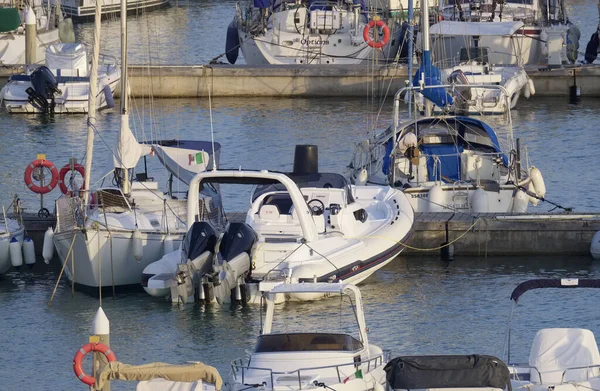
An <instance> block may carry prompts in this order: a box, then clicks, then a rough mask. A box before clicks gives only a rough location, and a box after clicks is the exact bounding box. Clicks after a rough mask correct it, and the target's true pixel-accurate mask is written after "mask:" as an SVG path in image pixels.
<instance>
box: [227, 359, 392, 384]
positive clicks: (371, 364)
mask: <svg viewBox="0 0 600 391" xmlns="http://www.w3.org/2000/svg"><path fill="white" fill-rule="evenodd" d="M389 356H390V351H389V350H384V351H383V353H381V354H378V355H377V356H375V357H371V358H370V359H368V360H366V361H361V362H359V363H355V362H350V363H346V364H336V365H326V366H319V367H310V368H299V369H296V370H294V371H282V372H277V371H273V370H272V369H270V368H259V367H251V366H249V364H250V362H248V364H247V365H246V364H244V359H243V358H238V359H236V360H233V361H232V362H231V370H232V374H233V379H234V380H236V381H237V380H238V377H241V383H242V384H245V382H246V379H245V378H246V373H245V372H246V371H248V370H253V371H265V372H267V373H268V376H269V378H270V379H271V386H270V388H271V389H274V388H275V386H274V384H275V382H274V377H275V376H277V375H293V374H297V376H298V389H300V390H301V389H302V385H303V383H302V380H303V379H302V371H304V372H307V371H316V370H323V369H331V368H334V369H335V370H336V373H337V377H338V381H339V382H340V383H341V382H342V381H343V380H345V378H344V379H342V376H341V374H340V367H348V366H355V365H360V366H361V367H362V368H363V370H364V365H365V364H366V366H367V368H366V371H365V372H364V373H369V372H370V371H371V369H375V368H377V367H378V366H380V365H383V363H384V362H386V361H387V360H388V359H389ZM239 372H241V376H239ZM313 377H314V376H313ZM304 380H306V379H304ZM313 380H316V379H313V378H311V379H310V381H308V383H304V386H305V387H306V386H307V385H312V381H313ZM263 384H264V383H263ZM265 386H267V387H268V384H265Z"/></svg>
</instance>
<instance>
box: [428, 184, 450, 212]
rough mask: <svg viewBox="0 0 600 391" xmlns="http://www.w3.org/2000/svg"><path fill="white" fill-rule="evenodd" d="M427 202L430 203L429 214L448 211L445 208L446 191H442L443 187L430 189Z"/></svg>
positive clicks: (435, 186) (434, 186) (436, 186)
mask: <svg viewBox="0 0 600 391" xmlns="http://www.w3.org/2000/svg"><path fill="white" fill-rule="evenodd" d="M427 200H428V202H429V212H444V211H447V210H446V208H445V207H444V206H445V205H446V203H445V202H444V190H442V186H440V185H433V186H432V187H431V188H430V189H429V193H428V195H427Z"/></svg>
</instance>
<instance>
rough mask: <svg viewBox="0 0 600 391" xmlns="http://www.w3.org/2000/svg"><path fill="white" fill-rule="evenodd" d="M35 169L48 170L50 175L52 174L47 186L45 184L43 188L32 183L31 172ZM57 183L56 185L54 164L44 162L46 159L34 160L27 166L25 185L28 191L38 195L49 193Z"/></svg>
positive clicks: (56, 172)
mask: <svg viewBox="0 0 600 391" xmlns="http://www.w3.org/2000/svg"><path fill="white" fill-rule="evenodd" d="M36 168H47V169H48V170H50V173H51V174H52V178H51V179H50V183H49V184H47V185H45V186H38V185H36V184H34V183H33V170H34V169H36ZM57 183H58V170H57V169H56V166H55V165H54V163H52V162H51V161H50V160H46V159H37V160H34V161H32V162H31V163H29V165H28V166H27V168H26V169H25V184H26V185H27V187H28V188H29V190H31V191H33V192H34V193H38V194H46V193H50V192H51V191H52V189H54V188H55V187H56V184H57Z"/></svg>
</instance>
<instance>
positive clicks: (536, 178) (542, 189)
mask: <svg viewBox="0 0 600 391" xmlns="http://www.w3.org/2000/svg"><path fill="white" fill-rule="evenodd" d="M529 177H530V178H531V182H532V183H533V185H534V186H535V194H537V196H538V197H542V198H543V197H545V196H546V184H545V183H544V177H542V173H541V171H540V170H539V169H538V168H537V167H535V166H531V168H530V169H529Z"/></svg>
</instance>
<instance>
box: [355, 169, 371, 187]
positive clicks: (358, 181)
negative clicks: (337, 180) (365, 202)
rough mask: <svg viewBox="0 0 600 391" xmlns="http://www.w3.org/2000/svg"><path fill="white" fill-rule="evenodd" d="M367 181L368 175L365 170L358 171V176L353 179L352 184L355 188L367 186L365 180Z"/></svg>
mask: <svg viewBox="0 0 600 391" xmlns="http://www.w3.org/2000/svg"><path fill="white" fill-rule="evenodd" d="M368 179H369V173H368V172H367V169H366V168H363V169H362V170H360V172H359V173H358V175H356V177H355V178H354V184H355V185H357V186H364V185H366V184H367V180H368Z"/></svg>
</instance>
